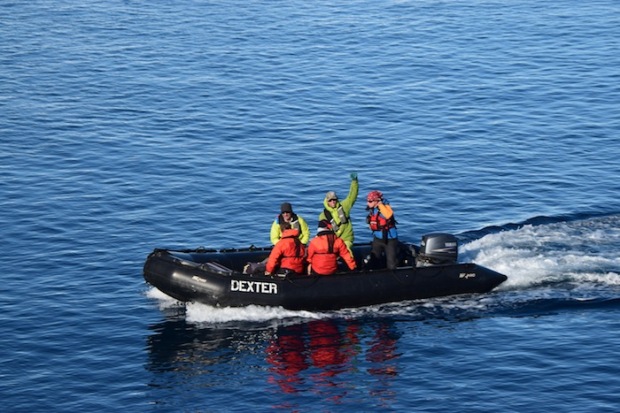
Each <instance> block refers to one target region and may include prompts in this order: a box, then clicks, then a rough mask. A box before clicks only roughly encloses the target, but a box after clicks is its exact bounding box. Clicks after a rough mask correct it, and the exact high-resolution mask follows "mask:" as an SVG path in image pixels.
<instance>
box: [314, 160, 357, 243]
mask: <svg viewBox="0 0 620 413" xmlns="http://www.w3.org/2000/svg"><path fill="white" fill-rule="evenodd" d="M350 176H351V185H350V186H349V193H348V194H347V197H346V198H345V199H343V200H339V199H338V196H337V195H336V193H335V192H334V191H329V192H328V193H327V194H325V199H324V200H323V207H324V208H323V212H321V214H320V215H319V221H321V220H327V221H328V222H329V223H330V224H331V226H332V230H333V231H334V233H335V234H336V235H337V236H338V237H340V238H342V240H343V241H344V243H345V244H347V248H348V249H349V252H350V253H351V255H353V250H352V249H351V248H352V247H353V242H354V241H355V237H354V234H353V223H352V222H351V218H350V215H351V209H352V208H353V205H354V204H355V201H356V200H357V194H358V192H359V182H358V180H357V173H355V172H352V173H351V175H350Z"/></svg>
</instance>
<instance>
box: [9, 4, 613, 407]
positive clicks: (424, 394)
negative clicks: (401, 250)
mask: <svg viewBox="0 0 620 413" xmlns="http://www.w3.org/2000/svg"><path fill="white" fill-rule="evenodd" d="M619 23H620V4H619V3H618V2H617V1H614V0H592V1H588V2H582V1H576V0H558V1H553V2H540V1H533V0H505V1H490V0H489V1H487V0H479V1H456V0H453V1H451V0H448V1H439V0H420V1H407V0H394V1H388V0H383V1H367V0H353V1H348V2H331V1H324V0H318V1H313V2H300V1H296V0H291V1H287V2H259V1H255V0H246V1H237V0H228V1H202V0H168V1H158V2H143V1H134V0H124V1H121V0H103V1H101V0H100V1H95V0H83V1H80V2H75V1H67V0H54V1H51V0H32V1H28V2H21V1H10V0H7V1H3V2H2V3H0V36H1V38H2V42H0V67H1V68H2V70H0V229H1V231H2V232H1V235H2V238H1V239H2V249H1V252H0V257H1V259H2V263H3V267H2V268H3V270H2V287H1V288H0V309H1V310H2V311H1V313H0V332H1V333H2V334H0V348H1V350H0V400H2V406H3V410H4V411H10V412H38V411H45V412H68V411H71V412H74V411H131V412H147V411H157V412H181V411H182V412H190V411H191V412H237V411H238V412H242V411H243V412H246V411H255V412H262V411H291V412H293V411H294V412H307V411H313V412H314V411H321V412H360V411H364V412H375V411H416V412H445V411H460V412H498V411H501V412H503V411H514V412H539V411H541V410H543V409H544V410H548V409H553V410H554V411H558V412H571V413H573V412H615V411H617V409H618V406H619V405H620V396H618V395H617V389H618V388H620V367H619V366H618V356H619V352H618V348H619V346H620V321H619V320H620V257H619V255H618V251H619V249H620V248H619V247H620V199H619V197H618V194H619V193H620V183H619V179H618V176H620V162H618V159H620V86H619V85H620V53H619V50H620V24H619ZM352 171H356V172H357V173H358V174H359V181H360V188H361V194H360V198H359V199H358V202H357V203H356V204H355V207H354V210H353V220H354V226H355V231H356V238H357V241H359V242H365V241H367V240H368V239H369V232H368V230H367V229H366V227H365V221H364V218H365V211H364V202H363V196H364V194H365V193H366V192H368V191H370V190H373V189H380V190H381V191H383V192H384V193H385V195H386V197H387V198H388V199H389V200H390V201H391V204H392V206H393V207H394V209H395V212H396V216H397V219H398V222H399V234H400V237H401V238H402V239H404V240H407V241H413V242H418V241H419V239H420V237H421V236H422V235H423V234H425V233H428V232H433V231H442V232H451V233H454V234H456V235H457V236H458V237H459V239H460V241H461V247H460V258H461V260H463V261H475V262H477V263H479V264H482V265H485V266H488V267H490V268H493V269H495V270H497V271H500V272H502V273H505V274H507V275H508V277H509V279H508V281H507V282H506V283H504V284H503V285H502V286H500V288H498V289H497V290H496V291H494V292H491V293H490V294H486V295H482V296H464V297H448V298H439V299H432V300H422V301H415V302H405V303H396V304H389V305H383V306H377V307H371V308H363V309H349V310H342V311H338V312H328V313H313V312H291V311H285V310H283V309H279V308H258V307H247V308H242V309H227V308H222V309H214V308H209V307H207V306H203V305H199V304H189V305H187V306H183V305H181V304H180V303H177V302H175V301H174V300H172V299H170V298H168V297H166V296H164V295H163V294H162V293H160V292H158V291H157V290H155V289H153V288H152V287H150V286H148V285H147V284H145V282H144V280H143V278H142V264H143V263H144V260H145V258H146V256H147V255H148V253H149V252H150V251H152V249H153V248H156V247H174V248H190V247H198V246H207V247H214V248H218V247H246V246H249V245H252V244H254V245H267V244H268V242H269V239H268V231H269V227H270V224H271V222H272V220H273V219H274V217H275V215H276V214H277V213H278V208H279V205H280V203H281V202H284V201H288V202H291V203H293V206H294V208H295V210H296V212H298V213H299V214H300V215H302V216H304V217H305V218H306V219H307V220H308V221H309V222H310V223H311V225H312V223H313V222H314V221H315V219H316V217H317V216H318V213H319V212H320V211H321V208H322V207H321V205H322V199H323V196H324V194H325V192H326V191H328V190H335V191H337V192H338V193H339V194H344V193H346V191H347V190H348V184H349V173H350V172H352Z"/></svg>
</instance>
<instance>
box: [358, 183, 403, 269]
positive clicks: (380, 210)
mask: <svg viewBox="0 0 620 413" xmlns="http://www.w3.org/2000/svg"><path fill="white" fill-rule="evenodd" d="M366 203H367V205H366V209H367V210H368V216H367V217H366V222H367V223H368V225H369V226H370V230H371V231H372V250H371V255H372V258H373V259H374V260H376V259H378V258H380V257H381V255H382V254H385V258H386V261H387V268H388V269H390V270H393V269H395V268H396V266H397V264H398V260H397V257H396V254H397V250H398V232H397V231H396V219H394V211H393V210H392V207H391V206H390V205H389V203H388V202H387V200H385V199H383V194H382V193H381V192H380V191H371V192H369V193H368V196H367V197H366Z"/></svg>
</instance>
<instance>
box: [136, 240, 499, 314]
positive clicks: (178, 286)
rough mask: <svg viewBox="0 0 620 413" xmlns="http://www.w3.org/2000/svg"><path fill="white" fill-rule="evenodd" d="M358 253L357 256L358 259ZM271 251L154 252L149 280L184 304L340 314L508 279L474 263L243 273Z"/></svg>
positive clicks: (479, 289)
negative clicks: (328, 272)
mask: <svg viewBox="0 0 620 413" xmlns="http://www.w3.org/2000/svg"><path fill="white" fill-rule="evenodd" d="M359 252H361V251H357V252H356V256H363V255H359V254H358V253H359ZM268 254H269V250H268V249H259V250H246V251H241V250H233V251H229V252H226V251H200V250H194V251H187V250H186V251H170V250H155V251H153V253H151V254H150V255H149V257H148V258H147V260H146V262H145V265H144V278H145V280H146V281H147V282H148V283H149V284H151V285H152V286H154V287H156V288H157V289H159V290H160V291H162V292H163V293H165V294H167V295H169V296H171V297H173V298H175V299H177V300H179V301H183V302H199V303H203V304H208V305H212V306H215V307H242V306H247V305H260V306H272V307H283V308H286V309H290V310H310V311H317V310H337V309H342V308H355V307H364V306H370V305H376V304H383V303H390V302H398V301H406V300H416V299H424V298H431V297H441V296H450V295H457V294H474V293H487V292H489V291H491V290H493V289H494V288H495V287H497V286H498V285H499V284H501V283H502V282H504V281H505V280H506V279H507V277H506V276H505V275H503V274H500V273H498V272H495V271H493V270H491V269H488V268H485V267H483V266H480V265H477V264H474V263H453V264H446V265H427V266H415V265H409V266H405V267H399V268H398V269H396V270H387V269H375V270H368V271H359V272H350V271H345V272H341V273H337V274H334V275H331V276H306V275H288V276H286V277H283V278H280V277H266V276H264V275H249V274H243V273H242V272H241V270H240V268H243V265H242V264H244V263H247V262H260V261H262V260H263V259H264V258H265V257H267V256H268Z"/></svg>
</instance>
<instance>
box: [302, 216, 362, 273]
mask: <svg viewBox="0 0 620 413" xmlns="http://www.w3.org/2000/svg"><path fill="white" fill-rule="evenodd" d="M338 257H342V259H343V260H344V262H345V263H346V264H347V266H348V267H349V269H350V270H351V271H353V270H355V269H356V267H357V265H356V264H355V260H354V259H353V256H352V255H351V253H350V252H349V249H348V248H347V245H346V244H345V243H344V241H343V240H342V239H341V238H340V237H338V236H337V235H336V234H335V233H334V231H333V230H332V228H331V224H330V223H329V221H327V220H322V221H319V227H318V230H317V233H316V237H314V238H313V239H312V241H310V245H308V274H318V275H332V274H333V273H335V272H336V271H338Z"/></svg>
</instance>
